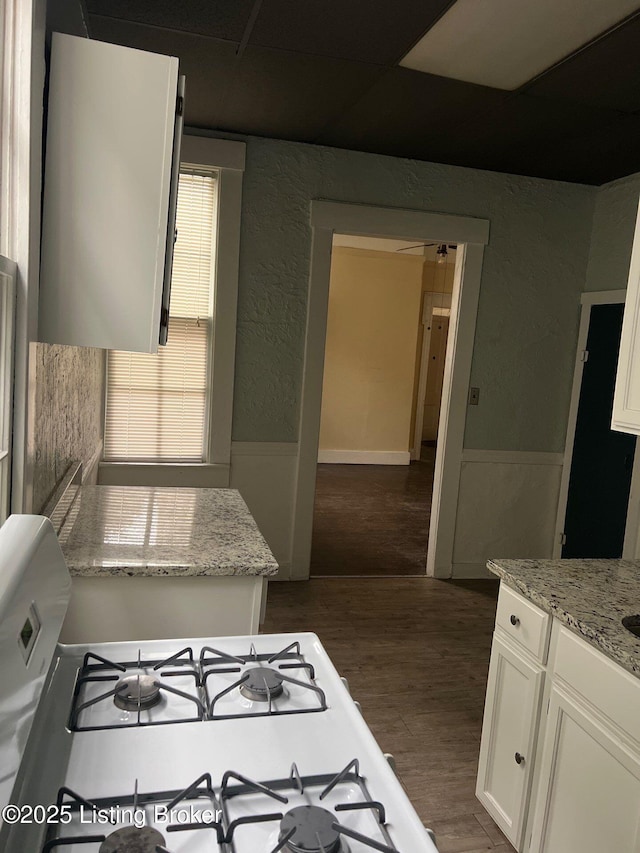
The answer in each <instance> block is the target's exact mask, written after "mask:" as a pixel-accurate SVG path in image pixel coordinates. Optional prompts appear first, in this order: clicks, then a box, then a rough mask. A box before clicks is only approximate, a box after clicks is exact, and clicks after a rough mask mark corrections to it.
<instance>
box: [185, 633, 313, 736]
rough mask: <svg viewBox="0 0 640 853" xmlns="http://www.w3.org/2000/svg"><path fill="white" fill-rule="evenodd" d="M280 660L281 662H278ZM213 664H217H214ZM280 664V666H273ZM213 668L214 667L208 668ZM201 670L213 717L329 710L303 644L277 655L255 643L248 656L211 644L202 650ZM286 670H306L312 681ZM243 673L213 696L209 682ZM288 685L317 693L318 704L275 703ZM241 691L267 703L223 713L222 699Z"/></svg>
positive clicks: (209, 711)
mask: <svg viewBox="0 0 640 853" xmlns="http://www.w3.org/2000/svg"><path fill="white" fill-rule="evenodd" d="M278 661H280V662H279V663H277V662H278ZM212 664H213V666H212ZM272 664H276V666H275V667H274V666H272ZM207 667H210V668H207ZM200 669H201V671H202V673H203V676H202V684H203V686H204V689H205V694H206V697H207V710H208V714H209V718H210V719H212V720H231V719H239V718H241V717H265V716H270V715H273V714H278V715H282V714H308V713H314V712H317V711H326V710H327V699H326V696H325V693H324V691H323V690H321V689H320V688H319V687H318V686H317V685H316V684H315V670H314V668H313V666H312V665H311V664H310V663H307V662H306V661H305V660H304V657H303V655H302V652H301V650H300V643H299V642H294V643H291V644H290V645H288V646H286V648H284V649H282V650H281V651H279V652H276V654H258V652H257V651H256V648H255V646H254V645H253V643H252V644H251V649H250V651H249V654H248V655H231V654H228V653H227V652H221V651H219V650H218V649H214V648H212V647H211V646H205V647H204V648H203V649H202V651H201V652H200ZM286 670H304V671H305V672H306V674H307V676H308V678H309V681H302V680H300V679H298V678H293V677H292V676H291V675H288V674H287V673H286ZM228 673H239V674H240V677H239V678H238V679H237V681H234V682H233V683H232V684H230V685H228V686H227V687H225V688H224V689H223V690H220V691H219V692H218V693H216V694H215V695H213V696H212V697H210V694H209V682H210V681H211V679H212V678H213V677H215V676H216V675H220V674H223V675H224V674H228ZM287 684H291V685H295V687H297V688H302V689H303V690H305V691H310V692H312V693H313V694H315V696H316V701H315V704H313V705H310V706H309V707H304V708H300V707H295V708H288V707H287V706H286V705H282V706H281V705H278V704H277V703H276V704H275V705H274V700H275V699H277V698H278V697H280V696H282V695H283V694H284V693H285V692H286V687H287ZM235 690H237V691H238V692H239V693H240V695H241V696H243V697H244V698H245V699H249V700H250V701H253V702H256V703H259V705H266V708H265V709H264V710H259V709H258V708H255V709H251V710H250V711H247V710H243V711H242V712H238V713H221V712H219V711H218V708H217V707H216V706H218V707H219V702H220V700H221V699H223V698H224V697H225V696H227V695H228V694H230V693H232V692H233V691H235Z"/></svg>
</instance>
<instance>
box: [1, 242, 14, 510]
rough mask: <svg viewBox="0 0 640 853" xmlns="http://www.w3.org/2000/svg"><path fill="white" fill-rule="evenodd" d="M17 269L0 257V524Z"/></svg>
mask: <svg viewBox="0 0 640 853" xmlns="http://www.w3.org/2000/svg"><path fill="white" fill-rule="evenodd" d="M15 294H16V265H15V264H14V263H13V262H12V261H10V260H8V259H7V258H4V257H2V256H1V255H0V524H2V523H3V522H4V521H5V519H6V518H7V516H8V515H9V510H10V498H11V433H12V428H13V423H12V403H13V346H14V326H15V319H14V318H15Z"/></svg>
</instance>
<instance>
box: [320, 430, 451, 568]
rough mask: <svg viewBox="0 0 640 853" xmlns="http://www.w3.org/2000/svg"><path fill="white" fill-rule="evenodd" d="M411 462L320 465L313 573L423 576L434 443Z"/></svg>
mask: <svg viewBox="0 0 640 853" xmlns="http://www.w3.org/2000/svg"><path fill="white" fill-rule="evenodd" d="M421 456H422V458H421V460H420V461H416V462H412V463H411V464H410V465H327V464H324V465H318V472H317V480H316V499H315V507H314V514H313V539H312V545H311V574H312V575H313V576H315V577H319V576H325V575H326V576H342V577H347V576H351V575H359V576H364V575H373V576H376V575H377V576H380V575H382V576H387V577H392V576H399V575H400V576H410V575H424V574H425V564H426V555H427V541H428V538H429V520H430V517H431V493H432V490H433V468H434V460H435V447H426V446H425V447H423V451H422V454H421Z"/></svg>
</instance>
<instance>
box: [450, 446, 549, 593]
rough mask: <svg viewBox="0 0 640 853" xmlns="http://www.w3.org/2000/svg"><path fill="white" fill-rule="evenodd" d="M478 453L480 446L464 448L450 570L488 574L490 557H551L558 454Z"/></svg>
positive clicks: (468, 574) (459, 574)
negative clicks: (476, 449)
mask: <svg viewBox="0 0 640 853" xmlns="http://www.w3.org/2000/svg"><path fill="white" fill-rule="evenodd" d="M469 456H470V457H471V458H472V460H473V461H465V459H467V460H468V458H469ZM479 459H482V451H465V456H464V457H463V462H462V465H461V470H460V492H459V498H458V514H457V521H456V533H455V542H454V548H453V576H454V577H482V576H486V577H493V575H490V573H489V572H488V571H487V570H486V569H485V563H486V561H487V560H488V559H489V558H495V557H505V558H509V557H513V558H518V557H520V558H525V559H526V558H532V559H533V558H541V559H542V558H550V557H551V556H552V549H553V535H554V529H555V516H556V509H557V505H558V493H559V489H560V475H561V472H562V464H561V460H562V456H561V454H549V453H540V454H536V453H519V452H511V451H491V452H490V453H488V454H487V461H478V460H479Z"/></svg>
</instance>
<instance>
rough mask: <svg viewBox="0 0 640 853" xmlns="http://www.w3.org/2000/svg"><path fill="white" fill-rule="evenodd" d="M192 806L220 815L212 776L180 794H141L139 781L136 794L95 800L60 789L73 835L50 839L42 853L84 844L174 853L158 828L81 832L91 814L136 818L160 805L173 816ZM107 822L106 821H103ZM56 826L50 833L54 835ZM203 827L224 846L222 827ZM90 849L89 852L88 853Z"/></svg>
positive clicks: (106, 852) (116, 851)
mask: <svg viewBox="0 0 640 853" xmlns="http://www.w3.org/2000/svg"><path fill="white" fill-rule="evenodd" d="M189 804H192V805H193V806H195V807H196V809H204V810H207V811H211V813H213V814H216V815H218V814H221V808H220V803H219V800H218V798H217V797H216V795H215V792H214V790H213V783H212V781H211V774H210V773H203V774H202V776H199V777H198V778H197V779H196V780H195V781H194V782H192V783H191V785H189V787H188V788H184V789H183V790H180V791H159V792H153V793H148V794H140V793H138V782H137V781H136V783H135V787H134V791H133V794H128V795H126V796H124V797H100V798H98V799H95V800H88V799H85V798H84V797H82V796H80V795H79V794H76V792H75V791H72V790H71V789H70V788H60V790H59V791H58V796H57V798H56V806H57V808H58V810H59V811H60V809H61V808H62V806H64V807H65V812H66V811H67V810H69V812H70V814H71V816H72V822H71V823H70V824H68V825H67V824H65V825H64V829H65V831H69V832H73V833H74V834H73V835H71V834H69V835H58V836H56V837H54V838H50V839H49V840H48V841H47V842H46V844H45V845H44V847H43V848H42V853H51V851H54V850H56V851H57V850H58V849H61V850H62V849H63V848H68V847H70V846H71V847H73V848H74V849H75V846H76V845H77V846H78V847H80V846H82V847H84V846H85V845H93V846H92V847H90V848H89V849H90V850H91V851H92V853H93V851H94V850H96V847H95V845H100V846H99V847H98V848H97V853H171V851H170V850H169V849H167V847H166V846H165V845H166V843H167V842H166V841H165V838H164V836H163V834H162V833H161V832H159V831H158V830H157V829H155V827H152V826H149V825H147V824H145V825H144V826H137V825H135V826H134V825H127V826H122V827H119V828H118V829H116V830H114V831H113V832H111V833H110V834H109V835H95V834H88V835H82V834H79V830H81V829H82V828H83V823H86V822H85V820H84V817H85V813H86V812H87V811H88V812H90V813H93V814H94V815H95V814H103V815H106V816H107V817H108V816H109V815H110V814H111V813H114V812H115V813H116V814H118V813H120V814H122V813H125V812H127V813H130V814H131V815H136V814H138V813H140V812H144V810H145V808H150V807H152V806H156V805H161V806H162V807H163V809H164V810H166V813H171V812H172V810H173V809H175V808H176V806H179V805H181V806H185V805H189ZM103 822H104V821H103ZM54 826H55V825H53V826H52V827H51V830H52V831H54V832H55V829H54ZM200 827H207V828H214V829H215V830H216V835H217V841H218V844H222V839H223V838H224V833H223V831H222V826H221V824H218V823H215V822H211V823H201V824H199V825H198V828H200ZM60 828H63V825H62V824H60V825H58V829H60ZM183 828H184V824H180V825H179V826H177V827H175V826H174V827H167V831H168V832H172V831H175V830H176V829H183ZM89 849H88V850H87V853H89Z"/></svg>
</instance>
